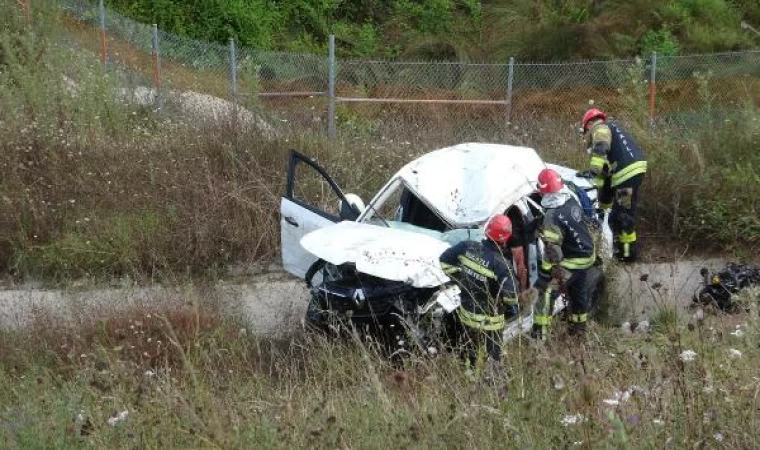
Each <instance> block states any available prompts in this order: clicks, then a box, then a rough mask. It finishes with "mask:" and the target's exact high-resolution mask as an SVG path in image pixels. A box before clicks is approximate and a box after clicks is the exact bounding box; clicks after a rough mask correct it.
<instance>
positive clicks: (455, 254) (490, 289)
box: [440, 214, 519, 376]
mask: <svg viewBox="0 0 760 450" xmlns="http://www.w3.org/2000/svg"><path fill="white" fill-rule="evenodd" d="M485 235H486V237H485V239H483V240H481V241H463V242H460V243H459V244H456V245H454V246H453V247H450V248H449V249H447V250H446V251H444V252H443V253H442V254H441V256H440V263H441V268H442V269H443V271H444V272H445V273H446V274H447V275H449V276H450V277H451V278H453V279H454V280H455V281H456V282H457V283H458V284H459V286H460V289H461V291H462V294H461V300H462V306H461V307H460V308H459V309H458V314H459V322H460V323H461V324H462V325H463V328H464V331H465V333H466V335H467V337H468V338H469V339H467V341H466V347H467V348H466V351H467V356H466V359H465V362H466V364H467V366H468V368H469V369H474V371H475V374H476V375H477V376H480V374H481V373H482V371H483V369H486V367H485V357H486V356H488V357H489V366H488V367H487V369H488V370H489V371H490V372H491V373H493V372H494V371H495V372H497V373H498V372H499V371H500V362H501V341H502V332H503V330H504V327H505V325H506V321H507V319H508V318H510V317H512V316H516V315H517V314H519V305H518V297H517V296H518V293H517V284H516V282H515V279H514V275H513V273H512V262H511V260H510V258H509V257H508V255H510V252H509V251H505V250H506V246H507V243H508V242H509V240H510V238H511V237H512V222H511V221H510V220H509V218H508V217H507V216H505V215H502V214H497V215H495V216H493V217H492V218H491V219H490V220H489V221H488V223H487V224H486V227H485Z"/></svg>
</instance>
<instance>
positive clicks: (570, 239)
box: [533, 169, 596, 340]
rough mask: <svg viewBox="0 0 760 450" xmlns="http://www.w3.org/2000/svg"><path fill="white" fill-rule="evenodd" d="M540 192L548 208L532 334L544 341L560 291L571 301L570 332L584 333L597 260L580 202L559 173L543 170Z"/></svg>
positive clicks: (544, 205) (545, 214) (543, 229)
mask: <svg viewBox="0 0 760 450" xmlns="http://www.w3.org/2000/svg"><path fill="white" fill-rule="evenodd" d="M538 191H539V193H541V195H542V198H541V206H542V207H543V208H544V209H545V213H544V218H543V223H542V224H541V228H540V234H541V239H542V240H543V242H544V252H543V255H542V259H541V267H540V269H539V275H538V281H536V284H535V288H536V289H537V290H538V292H539V295H538V299H537V301H536V305H535V307H534V309H533V336H534V337H535V338H538V339H541V340H545V339H546V337H547V336H548V331H549V327H550V325H551V320H552V312H553V310H554V301H555V300H556V298H557V297H558V296H559V294H560V292H564V293H565V296H566V297H567V298H568V301H569V304H570V305H569V306H570V316H569V322H570V326H569V330H568V332H569V334H571V335H578V334H583V333H584V332H585V331H586V324H587V322H588V312H589V309H590V307H591V304H590V298H589V295H590V293H589V292H588V287H587V283H586V278H587V275H588V269H589V268H590V267H592V266H593V265H594V262H595V261H596V249H595V245H594V238H593V236H592V235H591V230H590V228H589V223H588V222H587V219H586V217H585V215H584V214H583V210H582V208H581V205H580V203H578V201H577V200H576V199H575V198H574V197H573V196H572V195H571V194H570V192H569V191H568V190H567V189H566V188H565V185H564V183H563V182H562V179H561V178H560V176H559V174H557V172H555V171H554V170H551V169H544V170H543V171H541V173H540V174H539V175H538Z"/></svg>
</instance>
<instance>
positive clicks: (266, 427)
mask: <svg viewBox="0 0 760 450" xmlns="http://www.w3.org/2000/svg"><path fill="white" fill-rule="evenodd" d="M186 300H190V301H191V302H192V301H195V300H194V299H192V298H188V299H186ZM207 306H210V305H207ZM207 306H196V307H185V308H179V309H165V308H159V307H154V308H149V309H143V310H132V311H127V312H124V313H121V314H119V315H118V316H113V317H108V316H106V317H105V318H103V319H100V320H97V321H92V320H90V321H85V322H82V324H81V325H80V326H79V327H77V328H71V329H69V328H64V327H62V326H60V325H59V324H56V323H51V322H50V321H47V320H44V319H38V320H37V321H36V322H35V324H34V325H33V326H32V328H30V329H29V330H25V331H15V332H9V331H3V332H2V334H1V335H0V403H2V405H3V408H2V410H0V440H2V441H3V442H4V443H5V445H6V447H9V448H83V447H84V448H103V447H109V448H132V447H141V448H143V447H145V448H188V447H193V448H195V447H202V448H251V447H257V448H304V447H308V448H337V447H341V448H342V447H346V448H357V447H362V448H365V447H370V448H399V447H405V448H441V447H447V448H448V447H456V448H461V447H467V448H494V447H504V448H575V447H577V448H663V447H668V446H672V447H674V448H694V447H703V446H704V447H719V446H727V447H732V448H750V447H753V446H754V445H755V443H756V442H757V440H758V438H760V435H758V433H759V431H758V429H757V427H755V426H752V424H753V423H755V422H756V421H757V420H758V411H759V409H758V408H759V407H760V404H758V398H757V396H756V395H754V393H755V392H757V390H758V381H757V379H756V377H755V371H754V370H753V368H755V367H757V365H758V364H759V363H760V354H759V353H758V350H757V349H758V344H760V328H759V327H758V322H757V311H755V313H754V314H752V315H747V314H740V315H736V316H732V317H725V316H722V317H716V316H711V315H709V314H708V315H707V317H706V318H705V319H704V320H701V319H700V320H687V319H686V318H684V317H683V316H680V317H679V316H678V315H677V313H675V312H673V313H672V314H671V313H668V314H667V317H665V314H663V316H662V317H661V320H660V321H659V322H658V323H657V326H656V327H654V329H653V331H651V332H647V331H643V332H642V331H641V330H638V331H634V333H633V334H631V333H630V331H628V332H627V333H626V332H624V331H621V330H619V329H616V328H609V327H606V326H601V325H595V326H594V327H593V328H592V330H591V331H590V334H589V339H588V341H587V342H585V343H584V344H583V345H573V344H571V342H569V341H567V340H566V337H564V336H560V335H558V336H556V337H554V338H552V339H551V340H550V341H549V342H548V343H547V345H546V346H545V347H543V346H535V345H531V344H530V343H529V342H528V341H525V340H523V341H516V342H512V343H510V344H509V345H507V346H506V349H505V352H506V357H505V360H504V365H505V367H504V368H505V374H506V375H505V379H504V381H506V383H507V386H508V390H507V392H506V393H505V392H504V391H503V390H501V389H497V387H495V386H491V385H490V384H488V383H477V382H473V381H470V380H469V379H468V377H467V376H466V374H465V373H464V370H463V367H462V366H461V365H460V364H459V362H458V360H457V359H456V357H455V355H450V354H441V355H436V356H432V357H431V356H423V355H419V354H418V355H410V356H409V357H408V358H407V359H406V361H405V363H404V365H403V367H393V366H391V365H389V363H388V362H387V360H386V359H385V358H383V357H382V356H380V355H379V354H378V353H377V352H376V349H375V348H373V347H372V346H371V345H369V344H363V343H361V342H358V341H355V342H348V343H338V342H334V341H331V340H328V339H325V338H322V337H320V336H296V337H294V338H293V339H292V340H291V341H287V340H285V339H283V340H281V341H277V340H267V339H263V338H256V337H252V336H251V335H250V331H249V330H247V329H246V328H245V327H243V326H241V325H239V324H237V323H236V322H234V321H231V320H230V319H224V318H221V317H220V316H219V315H217V314H216V313H214V312H210V311H215V310H216V308H215V307H211V308H210V310H209V309H208V307H207ZM88 316H89V317H94V314H93V312H89V313H88ZM559 325H562V324H559ZM571 345H572V346H571ZM690 352H693V359H690V355H692V353H690ZM125 411H126V413H125ZM120 414H121V415H120Z"/></svg>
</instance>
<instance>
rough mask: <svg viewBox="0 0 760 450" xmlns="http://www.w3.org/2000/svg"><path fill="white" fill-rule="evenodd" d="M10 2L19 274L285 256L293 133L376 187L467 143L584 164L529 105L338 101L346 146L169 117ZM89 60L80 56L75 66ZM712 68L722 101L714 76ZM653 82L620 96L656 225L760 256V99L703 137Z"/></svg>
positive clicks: (322, 158) (162, 269)
mask: <svg viewBox="0 0 760 450" xmlns="http://www.w3.org/2000/svg"><path fill="white" fill-rule="evenodd" d="M0 8H5V9H3V11H4V13H3V14H2V17H3V19H2V20H3V21H4V22H3V25H4V30H5V31H4V32H3V33H2V35H0V46H2V47H1V48H2V51H1V52H0V65H1V66H2V68H3V70H2V73H0V105H2V108H0V134H2V136H3V140H2V142H0V167H2V168H4V173H5V176H3V177H2V179H0V217H2V218H3V219H2V220H3V222H2V227H0V271H1V272H2V273H4V274H8V275H10V276H12V277H14V278H18V279H48V280H53V281H65V280H69V279H72V278H90V279H103V278H105V279H109V278H111V277H114V276H116V277H119V276H130V277H132V278H136V279H140V278H144V279H147V280H154V279H156V278H163V279H171V278H174V277H177V276H179V275H182V276H184V275H191V276H204V277H211V278H216V277H219V276H224V275H225V274H226V272H227V268H228V267H229V266H231V265H236V264H241V263H242V264H246V263H248V262H250V261H258V260H272V259H274V258H276V257H277V254H278V251H279V225H278V222H279V217H278V210H279V197H280V195H281V193H282V192H283V190H284V183H285V170H286V167H285V166H286V156H287V152H288V150H289V149H291V148H295V149H298V150H300V151H302V152H304V153H307V154H309V155H310V156H313V157H314V158H315V159H317V160H318V161H319V162H320V163H321V164H322V165H323V166H324V167H326V168H327V169H328V170H329V171H330V172H331V173H332V174H333V175H334V176H335V178H336V179H337V180H338V182H339V184H340V185H341V186H344V187H345V188H346V190H347V191H351V192H355V193H358V194H360V195H361V196H362V197H363V198H365V199H368V198H369V197H370V196H371V195H373V194H374V193H375V192H376V191H377V189H378V188H379V187H380V186H381V185H382V184H383V183H384V182H385V181H386V180H387V178H388V177H389V176H390V175H391V174H392V173H393V172H395V171H396V170H398V169H399V168H400V167H401V166H402V165H403V164H405V163H407V162H408V161H410V160H412V159H413V158H415V157H416V156H419V155H421V154H423V153H425V152H427V151H430V150H432V149H435V148H439V147H442V146H445V145H450V144H455V143H458V142H462V141H479V140H482V141H491V142H508V143H513V144H518V145H528V146H532V147H534V148H537V149H538V150H539V152H540V153H541V154H542V156H543V157H544V158H546V159H547V160H549V161H553V162H560V163H564V164H569V165H571V166H574V167H579V168H582V167H583V166H584V165H585V159H586V154H585V152H583V151H582V149H583V147H584V145H583V143H582V142H581V141H580V140H579V139H578V138H577V137H576V136H574V135H573V133H572V131H571V129H570V127H569V126H568V120H569V119H566V118H557V117H560V116H557V117H553V118H550V117H546V116H535V117H534V116H530V115H529V116H521V119H520V120H517V121H515V122H514V123H513V124H512V125H511V126H510V127H509V128H505V127H504V116H503V111H501V110H500V108H497V107H493V106H482V107H473V108H464V109H462V108H453V107H447V106H444V107H431V106H429V105H425V106H421V105H402V106H401V107H400V108H398V109H392V108H385V109H383V110H382V111H378V109H377V107H376V106H374V105H372V106H367V105H339V108H338V115H339V119H340V123H339V126H340V134H339V136H340V140H339V141H338V142H336V143H334V145H332V146H330V145H328V143H327V141H326V139H324V137H323V136H319V135H314V134H310V133H305V132H304V131H303V128H301V127H300V125H301V124H302V123H301V122H302V120H296V121H292V122H277V124H278V129H279V130H280V131H281V132H282V133H281V135H280V137H277V138H275V139H270V138H268V137H267V136H264V135H262V133H260V132H258V131H257V130H255V129H253V130H246V131H239V130H236V129H235V128H233V127H232V124H231V123H229V122H227V121H225V120H219V121H217V122H213V123H207V122H204V121H199V120H196V119H194V118H192V117H176V116H172V117H169V116H166V115H165V116H163V117H158V116H156V115H155V114H153V112H152V111H150V110H149V109H147V108H144V107H140V106H138V105H134V104H131V103H128V102H126V101H124V100H123V99H122V98H121V97H119V96H118V95H115V94H114V91H116V92H118V89H117V82H116V81H115V80H114V79H113V78H112V77H111V76H110V75H105V76H104V74H103V72H102V70H101V68H100V66H99V61H98V59H97V56H95V55H93V56H92V57H88V56H87V53H86V52H85V53H82V52H79V51H75V50H72V49H71V48H69V47H65V46H62V45H60V44H59V43H58V41H57V40H56V37H57V36H58V35H57V34H56V33H57V30H58V28H59V26H61V25H57V24H58V23H59V22H58V20H57V18H56V16H55V13H54V11H52V10H51V11H48V10H46V9H44V8H42V7H41V6H40V7H38V8H37V9H36V10H35V11H38V13H37V16H35V21H39V23H40V24H44V25H45V27H40V26H35V27H33V31H34V32H33V33H30V32H29V29H28V28H27V26H26V25H25V23H24V20H23V19H22V18H21V17H19V15H18V14H17V12H18V11H17V10H16V8H15V6H14V5H5V6H2V7H0ZM6 13H7V14H6ZM35 23H37V22H35ZM66 26H67V25H63V27H64V28H65V27H66ZM75 58H76V59H77V61H79V64H77V65H71V64H69V61H71V60H72V59H75ZM167 67H169V66H167ZM64 75H65V77H64ZM697 82H698V84H699V92H700V93H701V94H700V95H701V97H700V98H699V101H700V102H702V103H704V107H705V108H707V109H706V110H710V109H709V108H711V107H712V103H710V102H714V101H715V99H714V97H713V96H712V95H711V92H716V90H715V89H714V88H712V87H711V86H712V84H711V83H713V84H714V82H712V81H711V79H710V78H709V76H704V77H702V78H700V79H698V80H697V81H695V82H694V83H697ZM645 91H646V89H644V90H642V87H641V86H640V83H639V84H636V85H632V86H625V89H623V91H622V93H621V95H620V96H619V97H620V98H621V99H622V100H623V101H624V102H625V103H624V104H625V105H628V106H630V107H629V108H627V110H628V115H626V117H624V119H625V121H626V124H627V125H629V126H630V127H631V128H632V129H633V131H634V133H635V134H636V136H637V137H640V138H641V141H642V144H643V145H644V147H645V149H646V151H647V154H648V158H649V160H650V166H651V168H652V170H651V171H650V173H649V174H648V175H647V179H646V181H645V183H644V187H643V195H642V203H641V211H640V230H639V232H640V234H642V236H643V238H644V239H646V238H647V236H649V235H657V236H664V237H665V238H667V239H669V240H672V239H674V238H675V239H679V240H680V242H682V243H683V245H684V246H688V245H689V244H690V243H692V242H694V243H697V244H698V246H699V247H703V244H704V243H705V242H708V243H710V242H714V243H715V244H716V245H720V246H724V247H726V246H729V250H732V251H737V252H742V251H744V252H747V254H751V252H752V251H753V249H756V248H757V245H758V242H760V241H758V239H760V238H758V236H760V234H758V224H757V217H758V215H757V214H756V211H755V210H754V209H753V208H752V206H753V205H754V204H755V203H756V202H754V201H753V200H754V199H755V198H757V196H758V195H760V192H758V189H757V187H758V186H760V184H758V183H754V180H755V179H756V177H757V173H756V172H757V171H756V168H757V167H759V166H760V161H757V157H756V152H755V151H754V150H755V148H756V146H757V145H756V144H757V140H758V136H760V128H759V127H760V125H758V124H760V116H759V115H758V112H757V109H756V107H754V106H747V107H746V108H744V109H742V110H741V111H740V113H739V114H738V115H737V116H736V118H735V119H733V118H732V120H731V121H730V123H719V122H716V121H714V120H712V121H710V122H709V123H707V124H705V126H704V127H701V128H700V129H699V130H692V131H691V132H689V133H688V134H686V135H684V134H670V133H668V132H667V131H665V130H662V132H658V133H655V134H650V133H649V132H648V130H646V129H644V128H641V127H639V126H637V125H636V124H640V123H644V121H643V120H641V119H642V118H643V117H645V116H646V111H645V110H642V108H639V106H641V105H645V104H646V102H645V101H644V102H642V101H641V100H642V99H641V98H640V97H641V96H642V95H646V92H645ZM544 97H546V96H544ZM549 98H553V97H552V96H549ZM534 100H535V101H541V102H546V101H547V98H543V97H542V98H536V99H534ZM555 100H556V101H557V102H559V103H561V104H563V105H565V106H563V107H562V108H563V112H562V115H561V117H566V116H567V117H570V116H575V115H576V111H575V109H576V108H579V109H578V110H577V115H578V116H579V115H580V113H581V109H580V108H581V107H582V106H584V105H581V104H576V103H575V101H574V100H572V98H571V97H567V96H565V97H561V98H559V97H558V98H557V99H555ZM298 105H299V103H293V104H291V106H290V107H286V109H287V108H291V109H292V108H296V107H297V106H298ZM516 105H517V106H519V99H517V98H516ZM312 106H313V105H312ZM534 106H535V105H534ZM166 109H167V110H171V109H172V105H167V106H166ZM534 109H535V108H534ZM644 109H645V108H644ZM321 114H322V113H321V112H320V111H318V110H316V109H315V110H311V109H308V110H304V111H300V112H299V113H298V114H297V115H296V116H295V117H298V118H299V119H303V120H305V121H308V122H313V120H314V118H318V117H321ZM285 117H289V116H288V115H287V114H286V115H285ZM452 118H454V119H456V121H452Z"/></svg>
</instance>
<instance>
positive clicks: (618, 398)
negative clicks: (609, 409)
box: [603, 390, 631, 406]
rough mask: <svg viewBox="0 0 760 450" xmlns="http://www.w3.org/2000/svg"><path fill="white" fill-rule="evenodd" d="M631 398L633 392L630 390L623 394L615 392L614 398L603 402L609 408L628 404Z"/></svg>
mask: <svg viewBox="0 0 760 450" xmlns="http://www.w3.org/2000/svg"><path fill="white" fill-rule="evenodd" d="M629 398H631V392H630V391H629V390H625V391H623V392H620V391H615V393H614V394H613V395H612V398H608V399H605V400H603V402H604V403H605V404H607V405H609V406H618V405H619V404H621V403H625V402H627V401H628V399H629Z"/></svg>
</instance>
